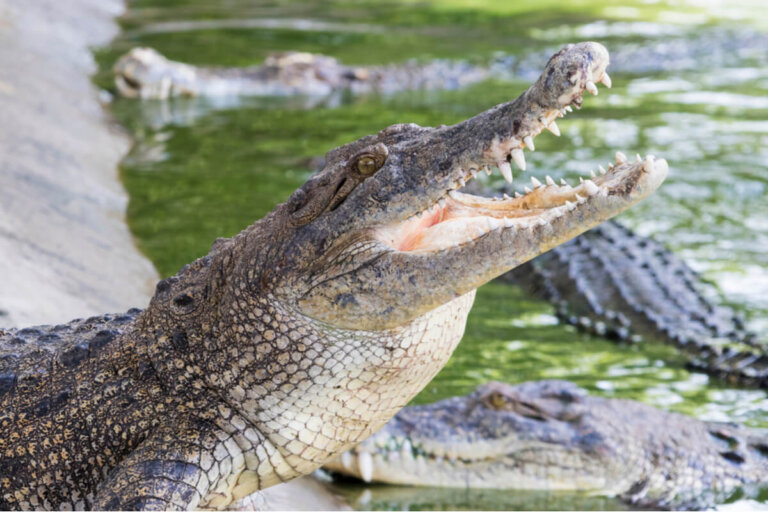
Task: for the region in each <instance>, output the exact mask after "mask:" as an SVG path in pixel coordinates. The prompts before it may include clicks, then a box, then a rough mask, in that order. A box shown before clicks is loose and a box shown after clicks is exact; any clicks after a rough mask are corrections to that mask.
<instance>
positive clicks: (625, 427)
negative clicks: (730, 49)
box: [325, 381, 768, 509]
mask: <svg viewBox="0 0 768 512" xmlns="http://www.w3.org/2000/svg"><path fill="white" fill-rule="evenodd" d="M325 467H326V468H327V469H330V470H331V471H334V472H338V473H343V474H347V475H352V476H355V477H357V478H361V479H363V480H365V481H367V482H371V481H374V482H384V483H391V484H404V485H417V486H433V487H471V488H504V489H521V490H522V489H525V490H546V491H581V492H588V493H593V494H600V495H609V496H619V497H621V498H622V499H623V500H626V501H628V502H630V503H632V504H634V505H637V506H643V507H650V508H676V509H681V508H703V507H709V506H712V505H713V504H715V503H717V502H720V501H723V500H724V499H726V498H728V497H729V495H731V494H732V493H734V492H735V491H737V490H739V491H743V492H747V493H758V492H759V486H761V485H762V486H765V485H768V430H759V429H749V428H746V427H742V426H738V425H735V424H725V423H715V422H706V421H700V420H697V419H694V418H691V417H688V416H684V415H681V414H677V413H671V412H666V411H662V410H659V409H655V408H653V407H650V406H648V405H645V404H642V403H639V402H635V401H632V400H619V399H606V398H599V397H594V396H589V395H587V393H586V392H585V391H584V390H583V389H581V388H579V387H578V386H576V385H575V384H573V383H570V382H566V381H541V382H527V383H524V384H520V385H517V386H510V385H509V384H503V383H499V382H493V383H489V384H484V385H481V386H479V387H478V388H477V389H476V390H475V391H474V392H473V393H471V394H470V395H468V396H462V397H454V398H449V399H447V400H442V401H440V402H437V403H434V404H429V405H418V406H410V407H406V408H404V409H402V410H401V411H400V412H399V413H397V415H395V417H394V418H393V419H392V420H391V421H390V422H389V423H387V425H386V426H385V427H384V428H383V429H381V430H380V431H378V432H377V433H375V434H374V435H373V436H371V437H369V438H368V439H366V440H365V441H363V442H362V443H361V444H360V445H359V446H357V447H356V448H354V449H353V450H351V451H349V452H345V453H344V454H342V455H341V456H340V457H339V458H337V459H334V460H333V461H331V462H330V463H328V464H326V466H325Z"/></svg>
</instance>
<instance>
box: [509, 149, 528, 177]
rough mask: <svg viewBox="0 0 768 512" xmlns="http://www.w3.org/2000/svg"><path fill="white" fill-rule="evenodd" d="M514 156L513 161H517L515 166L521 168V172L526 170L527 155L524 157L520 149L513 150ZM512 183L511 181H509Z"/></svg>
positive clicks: (512, 154)
mask: <svg viewBox="0 0 768 512" xmlns="http://www.w3.org/2000/svg"><path fill="white" fill-rule="evenodd" d="M510 155H511V156H512V160H514V161H515V164H516V165H517V166H518V167H519V168H520V170H521V171H524V170H525V155H523V150H522V149H520V148H517V149H513V150H512V152H511V153H510ZM507 181H510V182H511V179H510V180H507Z"/></svg>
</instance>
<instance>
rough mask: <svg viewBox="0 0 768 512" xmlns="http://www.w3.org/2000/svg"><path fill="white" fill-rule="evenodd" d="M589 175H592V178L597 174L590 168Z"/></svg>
mask: <svg viewBox="0 0 768 512" xmlns="http://www.w3.org/2000/svg"><path fill="white" fill-rule="evenodd" d="M589 175H590V176H591V177H592V179H595V178H597V175H596V174H595V171H592V170H590V171H589Z"/></svg>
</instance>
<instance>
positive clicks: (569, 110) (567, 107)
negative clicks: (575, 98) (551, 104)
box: [565, 105, 573, 112]
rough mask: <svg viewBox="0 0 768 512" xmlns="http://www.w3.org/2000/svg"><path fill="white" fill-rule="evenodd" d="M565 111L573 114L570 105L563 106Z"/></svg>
mask: <svg viewBox="0 0 768 512" xmlns="http://www.w3.org/2000/svg"><path fill="white" fill-rule="evenodd" d="M565 110H566V111H567V112H573V107H571V106H570V105H566V106H565Z"/></svg>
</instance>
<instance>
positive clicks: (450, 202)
mask: <svg viewBox="0 0 768 512" xmlns="http://www.w3.org/2000/svg"><path fill="white" fill-rule="evenodd" d="M667 172H668V166H667V162H666V161H665V160H663V159H655V158H654V157H653V156H651V155H648V156H647V157H645V158H644V159H641V158H640V157H639V156H638V158H637V161H636V162H631V163H630V162H628V161H627V159H626V157H625V156H624V155H623V154H622V153H617V154H616V164H615V165H609V166H608V170H605V169H603V168H602V167H600V172H599V174H597V173H594V172H593V173H591V176H589V177H587V178H586V179H585V178H580V184H579V185H578V186H576V187H571V186H570V185H568V184H567V183H566V182H565V181H564V180H561V181H560V183H559V184H556V183H555V182H554V181H553V180H552V179H551V178H550V177H549V176H547V177H546V179H545V182H544V183H541V182H540V181H539V180H537V179H536V178H531V183H532V188H528V187H526V188H525V194H524V195H521V194H515V197H514V198H510V197H507V196H505V197H504V198H485V197H480V196H474V195H471V194H464V193H461V192H459V191H457V190H452V191H450V192H448V193H447V194H446V196H445V197H444V198H442V199H440V200H439V201H438V202H437V203H436V204H434V205H433V206H432V207H430V208H429V209H427V210H425V211H423V212H421V213H418V214H416V215H414V216H412V217H411V218H409V219H407V220H405V221H403V222H400V223H397V224H394V225H389V226H384V227H382V228H379V229H378V230H377V232H376V237H377V238H378V239H379V240H381V241H382V242H384V243H385V244H387V245H389V246H390V247H392V248H393V249H395V250H398V251H404V252H432V251H439V250H445V249H450V248H454V247H459V246H462V245H465V244H468V243H471V242H474V241H476V240H478V239H479V238H481V237H483V236H485V235H487V234H489V233H491V232H493V231H497V230H518V231H521V232H522V231H525V230H532V229H537V228H540V227H543V226H547V225H549V224H551V223H553V222H555V221H556V220H558V219H560V218H562V217H565V218H568V217H571V218H574V222H578V221H579V220H581V219H584V218H592V217H594V216H599V217H601V220H604V219H605V218H608V217H610V216H612V215H615V214H616V213H617V211H616V210H617V209H624V208H625V207H626V206H628V205H630V204H634V203H636V202H637V201H639V200H640V199H642V198H644V197H645V196H646V195H647V194H648V193H650V192H652V191H653V190H655V189H656V188H657V187H658V185H659V184H660V183H661V182H662V181H663V180H664V178H665V177H666V175H667ZM620 203H624V204H623V205H622V204H620ZM601 212H605V213H604V214H603V213H601Z"/></svg>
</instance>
